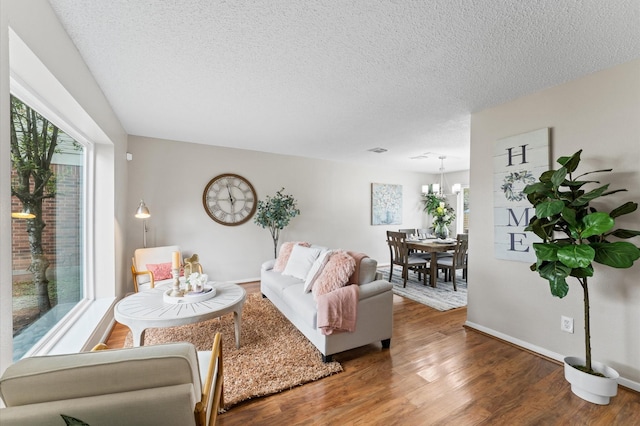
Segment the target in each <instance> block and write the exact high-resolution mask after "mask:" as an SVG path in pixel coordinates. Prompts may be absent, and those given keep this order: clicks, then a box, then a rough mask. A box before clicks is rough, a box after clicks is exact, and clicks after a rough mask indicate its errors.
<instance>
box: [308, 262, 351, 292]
mask: <svg viewBox="0 0 640 426" xmlns="http://www.w3.org/2000/svg"><path fill="white" fill-rule="evenodd" d="M355 267H356V261H355V260H354V259H353V257H351V256H349V254H347V252H346V251H344V250H335V251H334V252H332V253H331V255H330V256H329V260H328V261H327V264H326V265H324V268H322V272H321V273H320V276H319V277H318V278H317V279H316V282H315V283H314V284H313V288H312V289H311V291H312V292H313V296H314V298H316V297H318V296H320V295H322V294H326V293H329V292H330V291H332V290H336V289H338V288H340V287H344V286H345V285H346V284H347V282H348V281H349V277H350V276H351V274H353V271H354V269H355Z"/></svg>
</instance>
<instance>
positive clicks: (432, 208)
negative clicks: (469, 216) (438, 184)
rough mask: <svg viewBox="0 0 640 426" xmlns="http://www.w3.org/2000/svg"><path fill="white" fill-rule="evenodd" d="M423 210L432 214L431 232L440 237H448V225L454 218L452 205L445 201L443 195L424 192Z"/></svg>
mask: <svg viewBox="0 0 640 426" xmlns="http://www.w3.org/2000/svg"><path fill="white" fill-rule="evenodd" d="M424 211H425V212H427V213H428V214H430V215H431V216H433V222H432V224H433V232H434V234H436V237H438V238H441V239H446V238H449V225H451V223H453V221H454V220H455V219H456V214H455V213H454V210H453V207H451V206H450V205H449V204H447V202H446V201H445V198H444V196H442V195H438V194H426V195H425V196H424Z"/></svg>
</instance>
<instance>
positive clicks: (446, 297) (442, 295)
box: [378, 266, 467, 311]
mask: <svg viewBox="0 0 640 426" xmlns="http://www.w3.org/2000/svg"><path fill="white" fill-rule="evenodd" d="M378 272H382V276H383V278H384V279H385V280H388V279H389V267H388V266H383V267H379V268H378ZM457 272H458V274H457V275H456V287H458V291H453V283H452V282H451V281H446V282H445V281H443V278H442V277H441V276H439V277H438V280H437V283H436V288H433V287H431V285H430V284H428V283H429V279H428V278H427V285H426V286H425V285H424V284H423V283H422V280H418V274H415V273H413V271H409V279H408V280H407V287H406V288H403V287H402V283H403V280H402V268H400V267H398V266H396V267H395V268H394V270H393V277H392V278H391V282H392V283H393V293H394V294H397V295H398V296H402V297H406V298H408V299H411V300H415V301H416V302H418V303H422V304H423V305H427V306H430V307H432V308H434V309H437V310H439V311H448V310H449V309H455V308H460V307H462V306H467V281H466V280H463V279H462V270H459V271H457ZM441 275H442V274H441Z"/></svg>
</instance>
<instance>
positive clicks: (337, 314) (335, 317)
mask: <svg viewBox="0 0 640 426" xmlns="http://www.w3.org/2000/svg"><path fill="white" fill-rule="evenodd" d="M359 290H360V288H359V287H358V286H357V285H348V286H346V287H341V288H339V289H337V290H333V291H331V292H329V293H326V294H323V295H320V296H318V320H317V321H318V328H319V329H320V331H321V332H322V334H324V335H325V336H326V335H329V334H333V333H335V332H341V331H350V332H351V331H355V329H356V318H357V311H358V293H359Z"/></svg>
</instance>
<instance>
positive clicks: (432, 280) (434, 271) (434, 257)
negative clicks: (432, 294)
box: [429, 251, 438, 288]
mask: <svg viewBox="0 0 640 426" xmlns="http://www.w3.org/2000/svg"><path fill="white" fill-rule="evenodd" d="M430 272H431V273H430V275H431V276H430V277H429V284H431V287H433V288H435V287H436V281H437V280H438V253H436V252H435V251H432V252H431V271H430Z"/></svg>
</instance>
